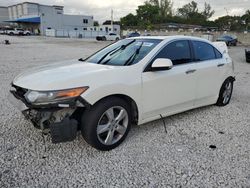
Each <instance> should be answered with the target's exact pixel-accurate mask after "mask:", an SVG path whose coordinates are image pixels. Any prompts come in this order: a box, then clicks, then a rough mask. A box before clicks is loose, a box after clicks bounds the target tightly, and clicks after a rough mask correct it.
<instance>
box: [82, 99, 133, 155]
mask: <svg viewBox="0 0 250 188" xmlns="http://www.w3.org/2000/svg"><path fill="white" fill-rule="evenodd" d="M130 127H131V112H130V107H129V105H128V104H127V103H126V102H125V101H124V100H122V99H120V98H117V97H109V98H106V99H104V100H102V101H100V102H98V103H97V104H95V105H94V106H93V107H91V109H89V110H86V111H85V112H84V114H83V117H82V123H81V132H82V135H83V137H84V139H85V140H86V142H87V143H89V144H90V145H91V146H93V147H95V148H96V149H99V150H103V151H107V150H111V149H113V148H115V147H117V146H118V145H120V144H121V143H122V142H123V140H124V139H125V138H126V136H127V134H128V132H129V130H130Z"/></svg>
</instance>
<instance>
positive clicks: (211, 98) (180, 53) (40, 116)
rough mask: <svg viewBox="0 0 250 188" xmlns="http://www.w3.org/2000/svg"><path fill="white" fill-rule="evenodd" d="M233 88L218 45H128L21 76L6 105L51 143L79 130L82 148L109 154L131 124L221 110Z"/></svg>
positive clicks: (151, 41) (151, 40)
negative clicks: (83, 142) (198, 110)
mask: <svg viewBox="0 0 250 188" xmlns="http://www.w3.org/2000/svg"><path fill="white" fill-rule="evenodd" d="M217 46H219V47H217ZM234 80H235V78H234V66H233V62H232V59H231V58H230V57H229V55H228V53H227V47H226V46H225V45H224V44H222V45H221V43H215V44H213V43H211V42H209V41H207V40H205V39H201V38H195V37H187V36H167V37H166V36H164V37H136V38H129V39H124V40H120V41H118V42H116V43H114V44H112V45H109V46H108V47H106V48H104V49H102V50H100V51H98V52H97V53H95V54H93V55H92V56H90V57H88V58H87V59H79V60H73V61H65V62H62V63H57V64H51V65H47V66H42V67H38V68H33V69H31V70H27V71H25V72H23V73H21V74H20V75H19V76H17V77H16V78H15V79H14V80H13V82H12V89H11V93H12V94H13V95H10V101H11V102H12V103H14V104H15V105H16V106H17V107H18V108H19V109H20V110H21V111H22V112H23V114H24V115H25V116H26V117H27V118H28V119H30V120H31V121H32V122H33V124H34V125H35V126H36V127H38V128H41V129H42V130H50V133H51V137H52V142H54V143H57V142H64V141H70V140H73V139H74V138H75V137H76V132H77V130H78V129H80V130H81V132H82V135H83V137H84V139H85V140H86V141H87V142H88V143H89V144H90V145H92V146H93V147H95V148H97V149H99V150H110V149H113V148H115V147H117V146H118V145H119V144H120V143H121V142H122V141H123V140H124V139H125V138H126V136H127V134H128V132H129V130H130V127H131V124H143V123H146V122H150V121H153V120H156V119H159V118H161V117H167V116H170V115H173V114H176V113H180V112H183V111H186V110H190V109H194V108H198V107H202V106H206V105H211V104H216V105H217V106H225V105H227V104H228V103H229V101H230V99H231V96H232V91H233V83H234ZM20 126H21V125H20Z"/></svg>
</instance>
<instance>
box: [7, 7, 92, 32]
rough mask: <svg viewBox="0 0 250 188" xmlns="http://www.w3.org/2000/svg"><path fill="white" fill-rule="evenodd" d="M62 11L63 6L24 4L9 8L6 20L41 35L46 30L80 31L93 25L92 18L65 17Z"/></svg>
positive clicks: (79, 16) (81, 16) (82, 16)
mask: <svg viewBox="0 0 250 188" xmlns="http://www.w3.org/2000/svg"><path fill="white" fill-rule="evenodd" d="M63 9H64V7H63V6H56V5H53V6H48V5H41V4H38V3H31V2H24V3H20V4H16V5H12V6H9V7H8V15H9V18H8V19H6V20H7V21H8V22H10V23H17V24H18V25H19V27H22V28H23V29H27V30H30V31H31V32H34V33H37V34H41V35H45V33H46V30H48V29H54V30H81V31H82V30H86V28H87V27H91V26H93V25H94V20H93V16H84V15H67V14H64V10H63Z"/></svg>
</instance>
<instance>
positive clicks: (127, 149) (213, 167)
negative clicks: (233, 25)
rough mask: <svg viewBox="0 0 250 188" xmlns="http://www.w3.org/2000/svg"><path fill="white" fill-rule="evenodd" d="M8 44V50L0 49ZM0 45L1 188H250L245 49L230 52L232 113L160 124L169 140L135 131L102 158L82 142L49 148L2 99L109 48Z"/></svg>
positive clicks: (40, 41)
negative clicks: (17, 81)
mask: <svg viewBox="0 0 250 188" xmlns="http://www.w3.org/2000/svg"><path fill="white" fill-rule="evenodd" d="M6 38H8V39H10V42H11V43H12V44H11V45H9V46H6V45H3V44H2V41H3V40H4V39H6ZM0 42H1V44H0V80H1V82H0V88H1V89H0V187H78V186H79V185H81V186H86V187H97V186H98V187H168V186H169V187H250V170H249V169H250V141H249V138H250V128H249V126H250V116H249V113H250V64H247V63H245V62H244V48H243V47H234V48H231V49H230V55H231V56H232V57H233V59H234V61H235V69H236V74H237V81H236V82H235V90H234V94H233V97H232V101H231V103H230V105H228V106H226V107H223V108H222V107H216V106H208V107H204V108H200V109H196V110H192V111H188V112H185V113H181V114H178V115H174V116H171V117H168V118H165V122H166V125H167V133H165V131H164V127H163V122H162V121H161V120H158V121H154V122H151V123H148V124H145V125H141V126H134V127H133V128H132V130H131V132H130V134H129V135H128V137H127V139H126V140H125V142H124V143H123V144H122V145H121V146H120V147H118V148H116V149H114V150H112V151H110V152H100V151H97V150H95V149H93V148H92V147H90V146H89V145H88V144H87V143H86V142H85V141H84V140H83V139H82V137H81V135H80V134H79V135H78V137H77V139H76V140H75V141H73V142H70V143H63V144H56V145H54V144H51V142H50V137H44V138H43V137H42V135H41V133H40V132H39V131H38V130H37V129H35V128H34V127H33V126H32V124H31V123H30V122H28V121H26V120H25V119H24V118H23V116H22V114H21V113H20V112H18V111H17V110H16V109H15V108H13V107H12V106H11V104H10V103H9V102H8V101H7V99H6V97H7V95H8V88H9V84H10V82H11V81H12V79H13V78H14V76H15V75H16V74H17V73H19V72H20V71H22V70H24V69H26V68H28V67H33V66H36V65H41V64H43V63H44V62H55V61H60V60H67V59H74V58H79V57H82V56H86V55H88V54H90V53H92V52H94V51H96V50H97V49H99V48H101V47H103V46H105V45H107V44H108V43H105V42H95V41H91V40H77V39H54V38H43V37H30V38H25V37H20V38H18V37H7V36H0ZM208 87H209V86H208ZM210 145H215V146H216V148H215V149H211V148H210V147H209V146H210Z"/></svg>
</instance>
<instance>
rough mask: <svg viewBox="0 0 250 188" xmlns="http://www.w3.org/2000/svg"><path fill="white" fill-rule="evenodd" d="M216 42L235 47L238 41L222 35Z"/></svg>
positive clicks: (234, 37)
mask: <svg viewBox="0 0 250 188" xmlns="http://www.w3.org/2000/svg"><path fill="white" fill-rule="evenodd" d="M216 41H223V42H225V43H226V44H227V46H237V43H238V39H237V37H236V36H233V35H222V36H220V37H218V38H217V40H216Z"/></svg>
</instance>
